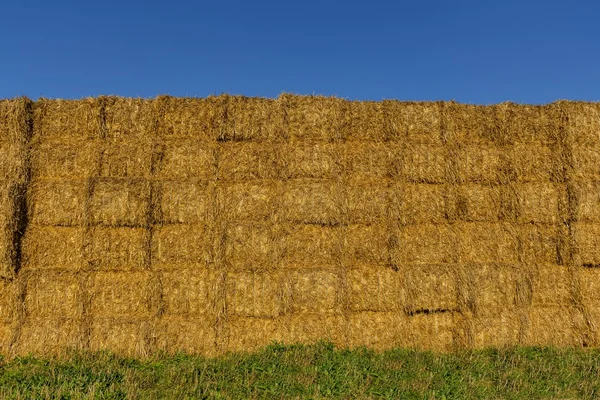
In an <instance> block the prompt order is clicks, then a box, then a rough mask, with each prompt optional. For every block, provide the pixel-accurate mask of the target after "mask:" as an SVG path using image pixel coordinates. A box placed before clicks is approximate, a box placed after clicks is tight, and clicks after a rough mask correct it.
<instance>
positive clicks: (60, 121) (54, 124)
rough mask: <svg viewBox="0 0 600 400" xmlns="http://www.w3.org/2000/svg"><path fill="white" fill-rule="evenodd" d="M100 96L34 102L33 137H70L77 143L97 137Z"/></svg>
mask: <svg viewBox="0 0 600 400" xmlns="http://www.w3.org/2000/svg"><path fill="white" fill-rule="evenodd" d="M102 101H103V100H102V99H99V98H87V99H83V100H49V99H40V100H38V101H36V102H35V104H34V107H33V109H34V120H33V132H34V139H35V140H46V139H49V138H59V137H62V138H71V139H77V140H79V141H80V142H81V141H84V140H89V139H96V138H100V137H101V117H100V113H101V107H102V106H101V104H102Z"/></svg>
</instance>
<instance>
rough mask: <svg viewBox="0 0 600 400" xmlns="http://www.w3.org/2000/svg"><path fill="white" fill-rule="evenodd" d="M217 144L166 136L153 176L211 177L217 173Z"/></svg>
mask: <svg viewBox="0 0 600 400" xmlns="http://www.w3.org/2000/svg"><path fill="white" fill-rule="evenodd" d="M217 149H218V146H217V144H216V143H213V142H209V141H201V140H198V139H196V138H167V139H164V141H163V143H162V159H161V160H160V163H159V164H158V165H156V166H155V168H156V171H155V176H156V177H158V178H163V179H190V178H198V179H205V180H208V179H213V178H214V177H215V176H216V173H217V169H216V166H217V155H218V151H217Z"/></svg>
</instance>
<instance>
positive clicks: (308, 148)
mask: <svg viewBox="0 0 600 400" xmlns="http://www.w3.org/2000/svg"><path fill="white" fill-rule="evenodd" d="M277 150H278V151H279V152H280V154H279V156H280V158H281V159H280V160H279V162H280V164H281V165H280V168H281V177H282V178H283V179H298V178H313V179H336V178H337V177H339V176H340V175H341V174H342V172H343V171H344V165H343V161H344V153H343V152H344V147H343V145H342V144H340V143H323V142H313V141H301V142H294V143H292V144H282V145H281V146H280V147H278V148H277Z"/></svg>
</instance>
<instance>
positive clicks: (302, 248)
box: [281, 225, 343, 269]
mask: <svg viewBox="0 0 600 400" xmlns="http://www.w3.org/2000/svg"><path fill="white" fill-rule="evenodd" d="M340 229H341V228H339V227H328V226H317V225H296V226H294V225H291V226H285V227H284V229H283V232H282V235H281V251H282V255H281V256H282V261H281V265H282V267H285V268H291V267H292V268H293V267H301V268H314V269H319V268H326V267H336V266H338V265H339V262H340V258H341V255H342V254H343V253H342V251H343V249H342V244H343V243H342V240H341V232H342V231H341V230H340Z"/></svg>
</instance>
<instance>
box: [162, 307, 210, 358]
mask: <svg viewBox="0 0 600 400" xmlns="http://www.w3.org/2000/svg"><path fill="white" fill-rule="evenodd" d="M155 335H156V349H157V350H159V351H163V352H166V353H169V354H174V353H180V352H186V353H188V354H190V353H193V354H200V355H203V356H208V357H210V356H213V355H216V354H215V351H216V349H215V341H216V335H215V318H214V316H212V315H201V316H197V317H194V318H189V317H179V316H164V317H162V318H161V319H160V322H159V324H158V326H157V328H156V330H155Z"/></svg>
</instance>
